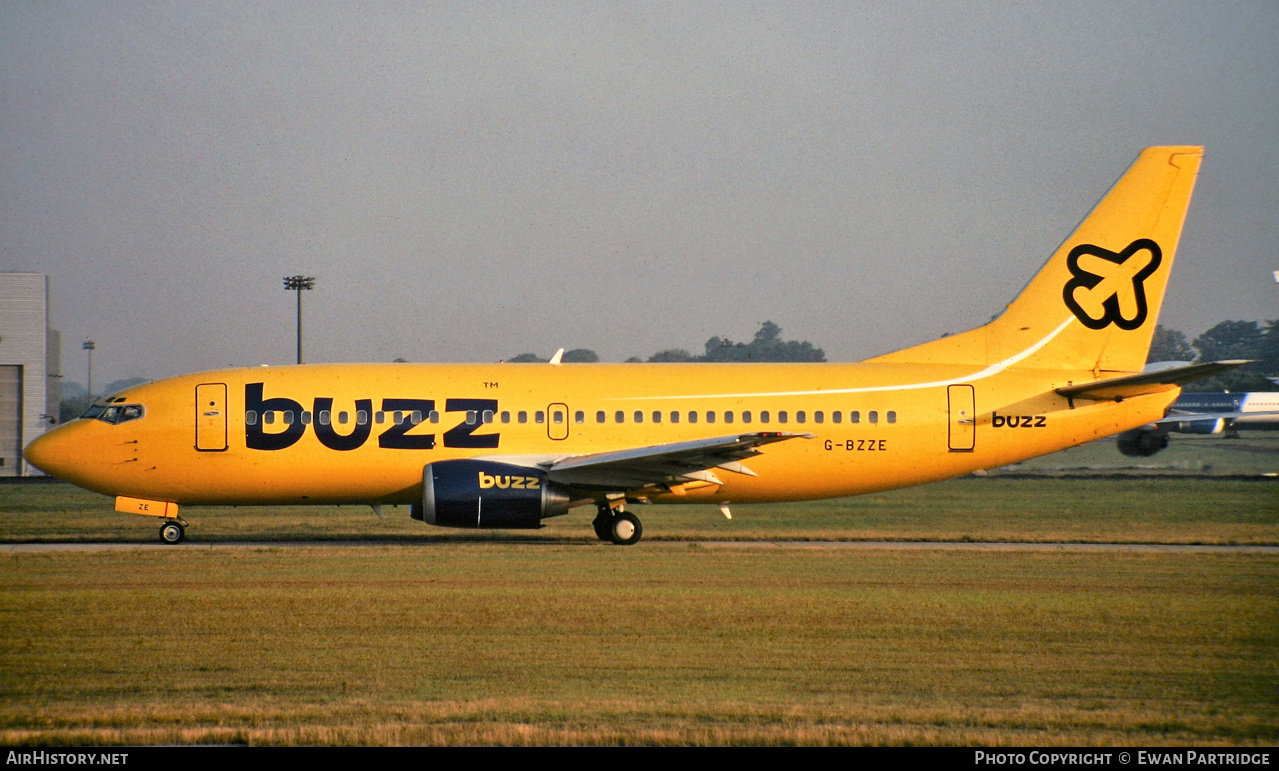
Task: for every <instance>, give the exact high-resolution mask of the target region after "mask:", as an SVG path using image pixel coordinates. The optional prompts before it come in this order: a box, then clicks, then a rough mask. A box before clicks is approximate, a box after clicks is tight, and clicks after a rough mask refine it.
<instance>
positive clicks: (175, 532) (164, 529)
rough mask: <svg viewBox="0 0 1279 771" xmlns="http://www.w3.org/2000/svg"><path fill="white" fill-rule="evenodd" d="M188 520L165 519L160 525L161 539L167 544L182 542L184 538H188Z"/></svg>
mask: <svg viewBox="0 0 1279 771" xmlns="http://www.w3.org/2000/svg"><path fill="white" fill-rule="evenodd" d="M186 524H187V523H186V522H183V521H182V520H180V519H168V520H165V522H164V524H163V525H160V540H161V541H163V542H165V543H167V544H175V543H182V539H183V538H186V534H187V528H186Z"/></svg>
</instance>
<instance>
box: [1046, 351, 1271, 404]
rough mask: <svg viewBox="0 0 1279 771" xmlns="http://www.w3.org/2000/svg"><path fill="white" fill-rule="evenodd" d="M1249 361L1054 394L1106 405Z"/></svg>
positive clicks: (1142, 375) (1166, 372)
mask: <svg viewBox="0 0 1279 771" xmlns="http://www.w3.org/2000/svg"><path fill="white" fill-rule="evenodd" d="M1251 363H1252V361H1251V360H1249V359H1236V360H1231V361H1210V362H1207V363H1204V364H1187V365H1186V366H1184V367H1170V368H1167V369H1160V370H1156V371H1154V372H1142V373H1140V374H1138V375H1126V376H1124V377H1113V378H1108V379H1106V380H1097V381H1094V382H1092V383H1084V384H1083V385H1072V386H1065V387H1063V388H1058V389H1057V393H1059V394H1061V395H1062V396H1065V397H1066V398H1068V399H1096V400H1098V401H1109V400H1113V399H1127V398H1129V397H1132V396H1141V395H1142V394H1153V393H1159V392H1160V391H1167V390H1168V389H1169V388H1173V387H1178V386H1183V385H1185V384H1186V383H1191V382H1194V381H1196V380H1202V379H1203V378H1206V377H1212V376H1213V375H1216V374H1217V373H1219V372H1225V371H1226V370H1230V369H1234V368H1235V367H1242V366H1243V365H1245V364H1251Z"/></svg>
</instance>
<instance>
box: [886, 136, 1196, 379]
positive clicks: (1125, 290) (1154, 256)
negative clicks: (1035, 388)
mask: <svg viewBox="0 0 1279 771" xmlns="http://www.w3.org/2000/svg"><path fill="white" fill-rule="evenodd" d="M1202 158H1203V148H1202V147H1151V148H1148V149H1147V150H1145V151H1143V152H1142V153H1141V155H1140V156H1138V157H1137V160H1136V161H1135V162H1134V163H1133V165H1132V166H1131V167H1129V169H1128V171H1127V172H1126V173H1125V174H1124V175H1123V176H1122V177H1121V178H1120V179H1119V181H1118V182H1116V183H1115V185H1114V187H1112V188H1111V189H1110V192H1109V193H1107V194H1106V196H1105V197H1104V198H1102V199H1101V202H1100V203H1098V204H1097V206H1096V207H1095V208H1094V209H1093V210H1092V212H1091V213H1090V214H1089V215H1088V216H1087V217H1086V218H1085V219H1084V221H1083V222H1081V223H1080V224H1079V226H1078V227H1077V228H1076V229H1075V232H1074V233H1073V234H1071V236H1070V238H1068V239H1066V241H1065V242H1064V243H1062V245H1061V246H1060V247H1058V248H1057V251H1056V252H1055V253H1054V254H1053V256H1052V258H1051V259H1049V260H1048V262H1047V263H1046V264H1045V265H1044V267H1043V268H1042V269H1041V270H1040V271H1039V273H1038V275H1036V276H1035V277H1034V278H1033V279H1031V281H1030V283H1029V284H1027V285H1026V288H1025V289H1023V290H1022V292H1021V294H1020V295H1018V296H1017V298H1016V299H1015V300H1013V301H1012V303H1010V304H1009V305H1008V307H1007V308H1006V309H1005V310H1004V312H1003V313H1002V314H1000V315H999V316H998V317H997V318H996V319H994V320H993V321H991V322H990V323H989V324H987V325H985V326H983V327H980V328H978V329H974V330H972V331H970V332H964V333H962V334H959V335H953V336H950V337H944V338H942V339H940V340H934V341H932V342H930V343H924V344H923V345H918V346H915V347H913V348H907V349H905V350H902V351H897V352H895V353H890V354H887V355H885V356H880V357H877V358H874V359H870V360H869V361H870V362H874V363H921V364H923V363H936V364H982V365H994V364H1001V363H1002V364H1005V365H1008V366H1011V365H1016V366H1019V367H1035V368H1046V369H1074V370H1081V369H1083V370H1093V371H1095V372H1101V371H1109V372H1140V371H1141V369H1142V368H1143V367H1144V366H1145V364H1146V356H1147V354H1148V352H1149V350H1150V340H1151V337H1152V336H1153V335H1154V331H1155V323H1156V321H1157V320H1158V318H1159V307H1160V305H1161V304H1162V303H1163V296H1164V289H1165V287H1166V286H1167V284H1168V272H1169V270H1170V269H1171V268H1172V262H1173V256H1174V255H1175V254H1176V251H1177V243H1178V241H1179V239H1180V237H1181V228H1182V223H1183V222H1184V221H1185V217H1186V210H1187V208H1188V207H1189V205H1190V194H1191V191H1192V189H1193V188H1194V184H1195V177H1196V176H1197V175H1198V173H1199V163H1200V161H1201V160H1202Z"/></svg>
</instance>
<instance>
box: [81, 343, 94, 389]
mask: <svg viewBox="0 0 1279 771" xmlns="http://www.w3.org/2000/svg"><path fill="white" fill-rule="evenodd" d="M80 347H81V348H83V349H84V350H86V351H88V352H89V375H88V381H89V385H88V386H87V390H88V392H89V404H93V351H94V349H96V348H97V347H98V344H97V343H95V342H93V341H92V340H85V341H84V344H83V345H81V346H80Z"/></svg>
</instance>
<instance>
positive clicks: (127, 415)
mask: <svg viewBox="0 0 1279 771" xmlns="http://www.w3.org/2000/svg"><path fill="white" fill-rule="evenodd" d="M143 414H144V410H143V409H142V405H141V404H95V405H93V406H92V407H90V408H89V410H88V412H85V413H84V415H83V416H81V417H84V418H86V419H94V418H96V419H97V420H100V421H102V422H103V423H128V422H129V421H130V420H137V419H138V418H140V417H142V416H143Z"/></svg>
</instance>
